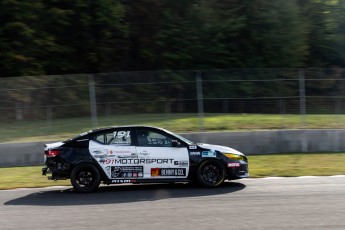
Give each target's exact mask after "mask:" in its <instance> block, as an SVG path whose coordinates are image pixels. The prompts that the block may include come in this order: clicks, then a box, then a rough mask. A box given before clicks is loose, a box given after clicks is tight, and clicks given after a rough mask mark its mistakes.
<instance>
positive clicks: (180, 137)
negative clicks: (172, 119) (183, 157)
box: [164, 129, 194, 145]
mask: <svg viewBox="0 0 345 230" xmlns="http://www.w3.org/2000/svg"><path fill="white" fill-rule="evenodd" d="M164 131H165V132H167V133H169V134H171V135H173V136H175V137H177V138H179V139H181V140H182V141H184V142H186V143H187V144H189V145H194V142H193V141H190V140H188V139H187V138H185V137H183V136H181V135H178V134H176V133H173V132H170V131H169V130H166V129H164Z"/></svg>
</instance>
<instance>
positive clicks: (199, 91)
mask: <svg viewBox="0 0 345 230" xmlns="http://www.w3.org/2000/svg"><path fill="white" fill-rule="evenodd" d="M196 94H197V99H198V115H199V121H200V124H199V125H200V126H199V129H200V131H201V132H203V131H204V101H203V100H204V99H203V93H202V76H201V71H200V70H198V71H197V72H196Z"/></svg>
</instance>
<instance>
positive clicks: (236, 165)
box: [228, 163, 241, 168]
mask: <svg viewBox="0 0 345 230" xmlns="http://www.w3.org/2000/svg"><path fill="white" fill-rule="evenodd" d="M240 165H241V164H240V163H228V168H238V167H240Z"/></svg>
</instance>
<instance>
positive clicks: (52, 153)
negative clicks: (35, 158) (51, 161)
mask: <svg viewBox="0 0 345 230" xmlns="http://www.w3.org/2000/svg"><path fill="white" fill-rule="evenodd" d="M60 153H61V151H60V150H56V149H50V150H48V151H45V152H44V154H45V155H46V156H47V157H56V156H57V155H59V154H60Z"/></svg>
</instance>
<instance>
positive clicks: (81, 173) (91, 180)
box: [71, 164, 101, 193]
mask: <svg viewBox="0 0 345 230" xmlns="http://www.w3.org/2000/svg"><path fill="white" fill-rule="evenodd" d="M71 183H72V185H73V188H74V189H75V190H77V191H78V192H82V193H87V192H93V191H95V190H96V189H97V188H98V186H99V185H100V183H101V174H100V172H99V170H98V169H97V168H96V167H95V166H94V165H92V164H80V165H78V166H76V167H75V168H74V169H73V170H72V172H71Z"/></svg>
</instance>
